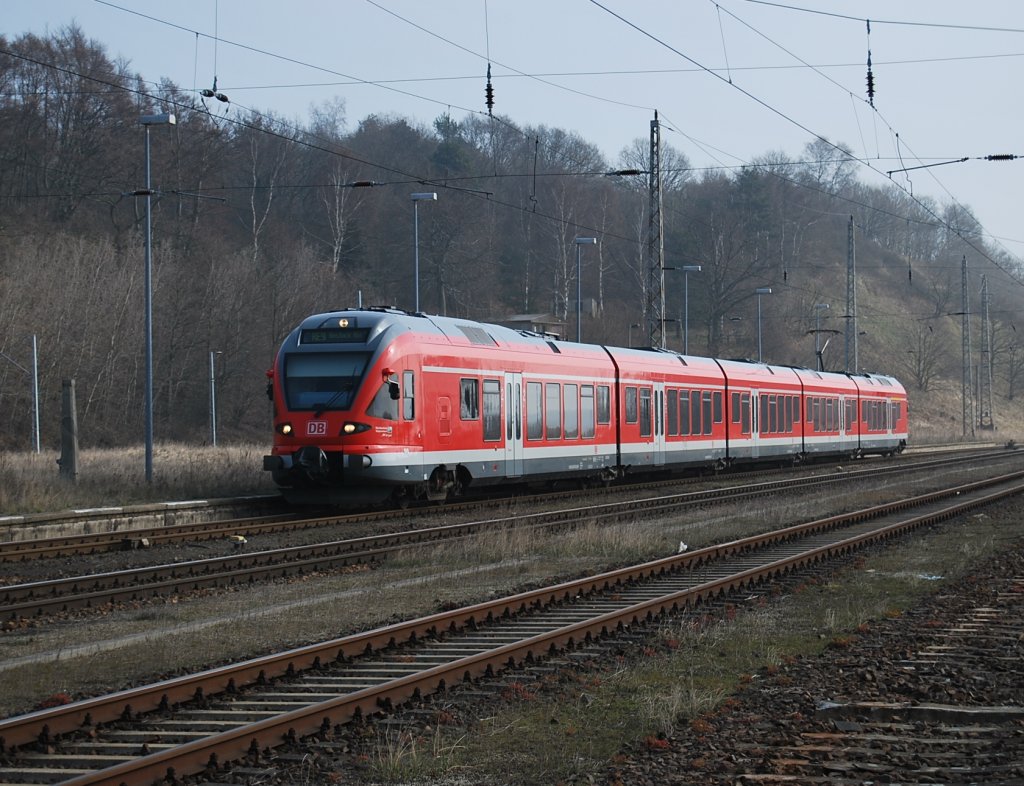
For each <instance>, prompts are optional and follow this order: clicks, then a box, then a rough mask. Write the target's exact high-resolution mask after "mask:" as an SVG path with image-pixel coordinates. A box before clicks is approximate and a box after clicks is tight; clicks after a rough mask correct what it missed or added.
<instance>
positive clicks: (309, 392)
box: [284, 352, 370, 410]
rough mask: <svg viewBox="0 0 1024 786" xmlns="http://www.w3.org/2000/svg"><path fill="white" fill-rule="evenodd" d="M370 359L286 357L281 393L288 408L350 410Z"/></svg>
mask: <svg viewBox="0 0 1024 786" xmlns="http://www.w3.org/2000/svg"><path fill="white" fill-rule="evenodd" d="M369 357H370V356H369V354H367V353H365V352H317V353H309V354H301V355H300V354H295V353H293V354H290V355H288V356H287V357H285V363H284V393H285V398H287V400H288V408H289V409H296V410H309V409H312V410H318V409H319V410H329V409H349V408H350V407H351V406H352V399H353V397H354V396H355V392H356V389H357V388H358V387H359V383H360V381H362V378H363V373H364V372H365V371H366V363H367V361H368V360H369Z"/></svg>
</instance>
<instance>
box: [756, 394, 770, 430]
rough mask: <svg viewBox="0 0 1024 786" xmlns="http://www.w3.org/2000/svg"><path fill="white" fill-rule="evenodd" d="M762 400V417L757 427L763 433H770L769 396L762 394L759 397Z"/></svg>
mask: <svg viewBox="0 0 1024 786" xmlns="http://www.w3.org/2000/svg"><path fill="white" fill-rule="evenodd" d="M759 401H760V402H761V412H760V418H759V419H758V421H757V428H758V430H759V431H760V432H761V433H762V434H767V433H768V396H766V395H764V394H763V393H762V394H761V398H760V399H759Z"/></svg>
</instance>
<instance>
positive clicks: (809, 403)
mask: <svg viewBox="0 0 1024 786" xmlns="http://www.w3.org/2000/svg"><path fill="white" fill-rule="evenodd" d="M813 407H814V397H813V396H808V397H807V422H808V423H810V424H811V429H812V430H813V429H814V412H813Z"/></svg>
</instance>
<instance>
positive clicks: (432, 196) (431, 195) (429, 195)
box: [410, 191, 437, 202]
mask: <svg viewBox="0 0 1024 786" xmlns="http://www.w3.org/2000/svg"><path fill="white" fill-rule="evenodd" d="M410 198H411V199H412V201H413V202H423V201H425V200H428V201H431V202H436V201H437V194H436V193H435V192H433V191H427V192H424V193H421V194H412V195H411V197H410Z"/></svg>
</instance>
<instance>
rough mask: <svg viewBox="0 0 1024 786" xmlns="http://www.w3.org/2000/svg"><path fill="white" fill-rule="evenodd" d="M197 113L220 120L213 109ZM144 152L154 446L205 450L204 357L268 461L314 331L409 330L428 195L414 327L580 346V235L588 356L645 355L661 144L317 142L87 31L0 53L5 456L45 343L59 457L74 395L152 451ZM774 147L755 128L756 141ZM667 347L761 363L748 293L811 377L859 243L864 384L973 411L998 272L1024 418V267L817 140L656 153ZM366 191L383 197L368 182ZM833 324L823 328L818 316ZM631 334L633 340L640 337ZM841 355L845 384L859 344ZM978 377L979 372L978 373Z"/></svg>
mask: <svg viewBox="0 0 1024 786" xmlns="http://www.w3.org/2000/svg"><path fill="white" fill-rule="evenodd" d="M204 101H205V102H206V103H204ZM160 112H171V113H174V114H175V116H176V118H177V124H176V125H175V126H173V127H156V126H154V127H153V128H152V129H151V132H150V141H151V162H152V178H153V183H154V186H155V187H157V188H158V189H159V191H160V194H159V196H158V197H155V198H154V201H153V205H154V207H153V260H154V289H153V291H154V305H153V315H154V318H153V324H154V348H155V353H154V354H155V364H154V380H155V423H156V436H157V439H158V440H182V441H192V442H202V441H204V440H205V439H206V435H207V429H208V420H207V418H208V392H209V382H208V376H209V358H210V352H219V353H220V354H219V355H216V356H215V358H216V376H217V393H218V418H219V427H220V432H221V435H222V438H224V439H231V438H243V437H244V438H247V439H256V440H260V439H264V438H267V439H269V438H268V437H265V435H266V434H267V424H268V421H269V405H268V403H267V400H266V398H265V397H264V393H263V390H264V382H265V380H264V370H265V369H266V368H267V367H268V366H269V365H270V364H271V362H272V359H273V356H274V353H275V350H276V347H277V345H278V343H279V342H280V340H281V339H282V337H283V336H284V335H286V334H287V332H288V331H289V330H291V329H292V328H293V327H294V325H295V324H296V323H297V322H298V321H299V320H300V319H301V318H302V317H304V316H305V315H307V314H309V313H312V312H315V311H318V310H324V309H329V308H336V307H344V306H354V305H356V304H357V302H358V301H359V300H360V298H361V301H362V303H364V304H366V305H394V306H398V307H402V308H410V309H411V308H412V305H413V292H414V280H413V279H414V277H413V264H414V255H413V245H414V244H413V205H412V202H411V200H410V194H411V193H413V192H424V191H433V192H437V194H438V199H437V201H436V202H433V201H431V202H424V203H421V204H420V205H419V207H418V217H419V238H420V242H419V251H420V292H421V295H420V305H421V310H423V311H426V312H433V313H441V314H448V315H452V316H464V317H468V318H474V319H480V320H485V321H486V320H499V319H503V318H505V317H507V316H509V315H511V314H525V313H550V314H553V315H554V316H555V317H556V318H558V319H561V320H563V321H564V322H566V323H567V326H568V327H569V331H568V332H569V335H570V336H574V335H575V333H574V326H575V292H576V253H577V249H576V246H575V244H574V242H573V240H574V238H575V237H577V236H593V237H597V238H599V240H600V242H599V244H598V245H596V246H586V247H584V248H583V249H582V254H583V277H582V291H583V299H584V302H587V301H589V300H593V301H595V309H596V311H595V313H596V316H591V315H590V314H589V312H588V315H587V316H586V317H585V319H584V323H583V333H584V338H585V340H588V341H595V342H597V341H600V342H605V343H615V344H626V343H627V342H628V341H629V340H630V338H632V340H633V343H634V344H639V343H641V341H640V337H641V336H642V335H643V331H644V328H643V327H639V325H643V323H644V321H645V314H644V304H645V302H646V294H645V291H644V286H645V281H646V268H647V258H646V256H645V243H646V237H647V224H648V199H647V194H648V186H647V177H646V175H644V174H641V175H615V176H612V175H609V174H608V173H610V172H614V171H621V170H624V169H633V170H641V171H646V170H647V169H648V161H647V159H648V157H649V153H648V151H649V142H648V140H647V139H637V140H636V141H635V142H634V143H633V144H632V145H630V146H629V147H627V148H626V149H624V150H623V151H622V153H621V155H620V157H619V159H618V160H616V161H608V160H605V158H604V157H603V156H602V155H601V154H600V152H599V151H598V150H597V149H596V148H595V146H593V145H592V144H590V143H588V142H587V141H586V140H585V139H584V138H582V137H581V136H579V135H578V134H576V133H574V132H571V131H567V130H565V129H558V128H547V127H543V126H541V127H523V126H518V125H516V124H515V123H514V122H513V121H512V120H510V119H509V118H503V117H499V116H495V117H494V118H493V119H489V118H485V117H471V118H469V119H466V120H459V119H456V118H454V117H450V116H447V115H445V116H441V117H438V118H437V119H436V120H435V122H434V124H433V127H430V128H426V127H420V126H417V125H415V124H411V123H410V122H409V121H408V120H406V119H404V118H401V117H395V116H391V115H389V114H387V113H386V112H384V113H381V114H379V115H373V116H369V117H364V118H359V119H354V118H348V117H346V115H345V106H344V100H343V97H341V98H339V99H338V100H337V101H336V102H335V103H332V104H329V105H325V106H321V107H319V108H318V109H316V110H315V111H313V112H312V113H311V115H310V117H309V118H308V119H307V120H306V121H305V122H304V123H303V124H302V125H301V126H297V125H295V124H294V123H293V122H291V121H286V120H285V119H284V118H282V117H277V116H275V115H274V114H272V113H258V112H252V111H240V110H237V109H236V108H235V107H233V106H231V105H230V104H223V103H221V102H218V101H217V100H216V99H215V98H207V99H203V98H202V97H201V96H198V95H196V94H194V93H193V92H192V91H184V90H182V89H181V88H179V87H178V86H176V85H174V84H169V83H162V84H160V85H159V87H158V88H154V87H153V86H152V84H150V83H147V82H145V81H144V78H143V75H139V74H135V73H132V72H131V71H130V70H129V69H128V68H127V67H125V65H124V64H122V63H118V62H114V61H112V60H111V59H110V58H109V56H108V55H107V53H106V52H105V50H104V47H103V46H102V45H100V44H98V43H96V42H94V41H91V40H90V39H89V38H88V37H87V36H86V34H85V32H84V31H82V30H80V29H78V28H75V27H70V28H66V29H64V30H62V31H61V32H59V33H57V34H54V35H52V36H50V37H47V38H40V37H36V36H24V37H21V38H17V39H4V38H2V37H0V352H2V353H3V356H4V357H3V358H0V447H3V448H25V447H28V446H29V444H30V433H31V414H32V412H31V389H30V384H29V382H30V380H29V379H28V377H27V376H26V372H25V369H27V368H29V367H30V362H31V360H30V358H31V356H30V346H31V345H30V340H31V336H33V335H35V336H36V337H37V340H38V346H39V361H40V365H39V374H40V383H41V384H40V387H41V400H42V406H43V417H42V436H43V441H44V443H46V444H50V445H54V444H56V442H57V438H58V432H59V425H60V424H59V415H60V412H59V402H60V386H61V380H62V379H66V378H73V379H74V380H75V381H76V386H77V398H78V407H79V430H80V435H81V439H82V442H83V444H84V445H120V444H130V443H138V442H140V441H141V439H142V418H143V406H142V400H143V387H144V378H143V374H144V364H143V347H144V338H143V314H144V311H143V247H144V244H143V232H144V224H143V222H144V217H145V200H144V199H142V198H139V197H137V196H132V192H135V191H137V190H139V189H141V188H142V187H143V185H144V183H145V171H144V164H145V158H144V147H143V145H144V131H143V128H142V127H141V126H140V124H139V118H140V116H142V115H147V114H153V113H160ZM752 133H754V131H752ZM661 167H662V171H663V173H664V190H663V195H664V196H663V199H664V205H663V212H664V219H665V220H664V229H665V235H664V247H665V265H666V266H667V267H668V268H674V269H676V270H675V271H673V270H669V271H668V272H667V273H666V298H667V308H666V311H667V314H668V315H669V316H670V317H672V318H673V319H674V320H676V321H674V322H669V323H667V326H668V327H667V331H666V332H667V334H668V336H669V339H668V345H669V346H670V347H672V348H675V349H681V348H682V340H681V332H682V330H681V319H682V316H683V295H684V281H683V274H682V273H681V272H679V270H678V269H679V268H682V267H683V266H684V265H701V266H702V271H701V272H700V273H691V274H689V276H688V286H689V327H690V338H689V349H690V352H691V353H694V354H709V355H717V356H726V357H756V355H757V311H756V308H757V304H756V295H755V290H756V289H757V288H758V287H771V288H772V290H773V294H771V295H770V296H765V297H764V298H763V299H762V309H763V317H762V330H763V343H764V357H765V360H767V361H770V362H777V363H787V364H797V365H804V366H813V365H814V351H813V348H814V335H813V334H812V333H810V331H812V330H814V329H815V327H816V325H820V327H821V329H822V330H832V331H842V330H844V329H845V319H844V316H845V309H846V305H845V304H846V275H847V272H846V271H847V236H848V225H849V221H850V218H851V216H852V218H853V223H854V239H855V247H856V270H857V286H858V289H857V301H858V328H859V331H861V332H863V335H861V336H860V337H859V361H860V363H859V364H860V367H861V368H862V369H867V370H877V371H884V372H887V373H892V374H895V375H896V376H898V377H899V378H901V379H902V380H903V381H904V382H905V384H906V385H907V387H908V389H909V390H910V391H911V392H912V394H914V393H915V392H917V393H920V392H927V391H930V390H935V389H937V388H942V389H946V390H952V389H955V390H956V391H957V392H959V390H960V381H961V369H962V360H961V357H962V355H961V347H962V344H961V332H960V331H961V323H962V318H961V316H959V314H960V312H962V311H963V307H962V300H961V269H962V268H961V265H962V260H963V259H964V258H966V261H967V267H968V270H969V271H970V272H969V277H968V292H969V309H970V311H971V312H972V313H973V314H975V315H979V316H976V317H975V318H974V322H973V324H974V328H972V330H973V331H975V332H974V335H973V336H972V338H971V341H972V344H971V346H972V347H974V350H973V351H974V352H975V354H974V355H973V361H972V362H973V363H975V364H977V363H978V362H979V361H981V360H987V358H982V357H981V356H980V347H981V346H982V345H981V343H980V342H981V331H982V321H981V319H980V314H981V311H982V302H981V286H982V277H983V276H985V277H986V278H987V283H988V291H989V293H990V295H991V305H990V309H989V311H990V314H991V324H992V334H991V343H990V345H989V346H990V354H991V358H992V366H993V370H994V389H995V391H996V393H997V395H999V396H1001V397H1009V398H1012V397H1013V395H1014V393H1015V392H1016V388H1017V386H1018V384H1019V383H1018V379H1019V376H1020V374H1021V371H1022V369H1024V365H1022V361H1024V355H1022V353H1021V351H1020V347H1019V345H1018V343H1017V341H1016V329H1015V327H1014V325H1013V322H1014V316H1013V315H1014V314H1015V313H1016V312H1017V309H1018V308H1019V304H1020V301H1021V287H1020V285H1019V281H1018V280H1017V279H1018V278H1019V275H1020V270H1019V267H1018V262H1017V261H1016V260H1015V259H1012V258H1010V257H1009V256H1008V255H1007V254H1006V253H1005V252H1003V251H1002V250H1000V249H999V248H997V247H994V246H993V245H991V244H990V243H988V242H987V241H986V239H985V238H984V237H983V236H982V234H981V232H980V227H979V226H978V224H977V222H976V221H975V220H974V218H973V217H972V215H971V214H970V212H969V209H968V208H965V207H962V206H959V205H956V204H938V203H935V202H933V201H930V200H928V199H919V198H912V197H911V196H910V195H909V194H908V193H906V192H904V191H902V190H900V189H899V188H897V187H896V186H895V185H890V184H887V183H883V184H881V185H879V184H878V182H877V181H878V178H877V177H876V178H874V179H873V180H872V182H871V184H868V183H867V182H866V178H863V176H862V175H861V173H860V172H859V164H858V163H857V162H856V161H855V160H854V159H852V158H851V157H850V156H849V155H847V154H844V152H843V151H842V148H841V145H839V146H836V145H833V144H830V143H828V142H826V141H824V140H809V141H808V144H807V146H806V148H805V150H804V151H803V152H802V155H801V156H799V157H798V159H797V160H793V159H792V157H791V156H787V155H784V154H781V153H776V152H771V151H768V152H765V154H764V155H763V156H762V157H761V159H760V160H759V161H757V162H756V163H755V164H753V165H749V166H745V167H729V168H726V167H723V168H716V169H703V170H697V169H693V168H691V167H690V166H689V163H688V161H687V158H686V156H685V155H684V154H683V153H682V152H679V151H678V150H676V149H674V148H672V147H670V146H664V147H663V149H662V160H661ZM368 183H372V185H369V184H368ZM826 303H827V304H829V306H830V307H829V309H827V310H826V309H823V308H819V309H815V305H816V304H826ZM631 326H633V327H631ZM830 337H831V338H832V340H831V343H830V344H829V347H828V348H827V349H826V351H825V354H824V357H825V362H826V364H827V366H828V367H829V368H832V369H842V368H843V366H844V349H843V348H844V343H843V337H842V336H841V335H838V334H834V333H821V334H820V335H819V338H820V339H821V341H822V343H824V341H825V340H827V339H828V338H830ZM975 374H977V371H975Z"/></svg>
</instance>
